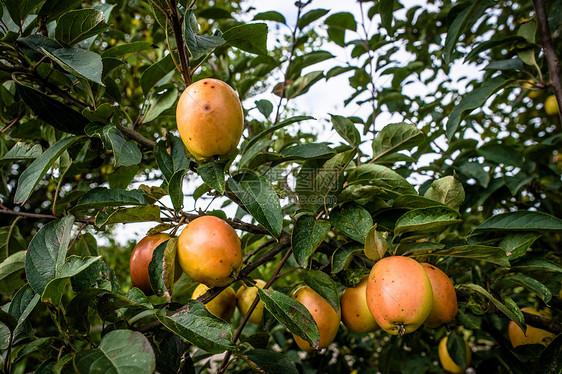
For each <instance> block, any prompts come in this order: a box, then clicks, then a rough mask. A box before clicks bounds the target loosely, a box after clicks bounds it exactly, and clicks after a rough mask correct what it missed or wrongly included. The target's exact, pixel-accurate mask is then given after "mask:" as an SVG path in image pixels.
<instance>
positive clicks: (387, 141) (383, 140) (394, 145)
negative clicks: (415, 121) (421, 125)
mask: <svg viewBox="0 0 562 374" xmlns="http://www.w3.org/2000/svg"><path fill="white" fill-rule="evenodd" d="M424 140H425V135H424V134H423V133H422V132H421V131H420V130H418V129H417V128H416V126H414V125H412V124H408V123H405V122H400V123H393V124H389V125H386V126H385V127H384V128H383V129H382V130H381V131H379V132H378V133H377V135H376V136H375V139H374V140H373V159H374V160H378V159H380V158H381V157H384V156H386V155H388V154H391V153H394V152H398V151H401V150H404V149H407V150H411V149H412V148H413V147H415V146H417V145H419V144H420V143H422V142H423V141H424Z"/></svg>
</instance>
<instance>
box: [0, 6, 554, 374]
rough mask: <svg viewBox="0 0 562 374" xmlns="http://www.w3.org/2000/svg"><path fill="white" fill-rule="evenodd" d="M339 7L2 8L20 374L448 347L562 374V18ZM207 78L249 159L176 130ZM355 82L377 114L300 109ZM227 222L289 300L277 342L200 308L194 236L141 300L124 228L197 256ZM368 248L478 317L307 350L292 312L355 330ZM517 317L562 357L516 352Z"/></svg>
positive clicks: (275, 306) (2, 155) (158, 263)
mask: <svg viewBox="0 0 562 374" xmlns="http://www.w3.org/2000/svg"><path fill="white" fill-rule="evenodd" d="M317 3H319V4H317ZM320 4H321V1H299V2H296V3H295V5H294V6H295V12H294V13H295V14H296V18H295V19H289V18H288V17H286V15H284V14H282V13H281V12H279V11H278V10H276V8H275V6H274V4H273V3H272V4H271V5H269V6H270V8H271V9H270V10H268V11H264V12H261V13H257V12H256V11H255V10H254V9H253V8H252V7H251V3H250V2H244V1H242V2H237V1H228V0H222V1H208V0H198V1H193V2H186V1H184V0H181V1H179V2H178V3H176V1H175V0H147V1H136V0H107V1H95V0H94V1H74V0H25V1H19V0H3V1H2V2H0V17H1V22H0V120H1V121H2V129H1V131H0V179H1V181H2V183H0V199H1V202H0V213H1V214H0V295H1V304H2V306H1V307H0V309H1V311H0V353H1V357H2V362H1V365H2V370H3V371H4V372H6V373H8V372H12V371H14V372H20V371H26V372H27V371H31V370H35V371H37V372H51V371H54V372H57V373H60V372H73V371H76V372H81V373H82V372H84V373H89V372H93V371H96V370H97V371H99V370H103V371H110V370H113V371H114V372H127V371H130V370H135V371H136V372H138V373H141V372H142V373H144V372H147V373H149V372H153V371H158V372H161V373H176V372H207V371H209V372H215V371H221V372H224V371H225V370H226V369H227V368H228V370H231V371H232V372H249V371H251V370H255V371H258V372H267V373H277V372H291V373H293V372H329V373H349V372H355V373H357V372H372V371H373V370H378V371H379V372H385V373H387V372H388V373H390V372H392V373H394V372H405V373H411V372H416V373H424V372H442V371H443V369H442V368H441V367H440V366H437V365H436V364H435V362H436V361H437V357H438V356H437V346H438V344H439V341H440V340H441V339H442V338H443V337H446V336H448V343H447V347H448V349H449V351H450V354H451V357H452V358H453V360H454V361H455V362H457V363H462V362H465V360H466V357H465V348H464V345H463V344H462V339H463V337H464V338H465V339H467V340H468V341H469V343H470V345H471V346H472V350H473V357H472V364H471V366H472V367H474V368H475V369H476V371H477V372H498V373H503V372H506V373H508V372H509V373H512V372H524V373H529V372H537V373H558V372H560V370H561V367H562V361H561V360H562V356H561V355H560V354H559V353H560V349H561V346H562V339H561V337H560V335H559V334H560V333H562V326H561V325H560V323H561V320H560V316H561V314H560V310H562V302H561V299H560V294H559V292H560V288H561V284H562V258H561V255H560V245H561V238H560V235H561V231H562V208H561V206H562V205H561V204H560V202H561V201H562V179H561V174H562V159H561V157H560V152H561V151H562V136H561V134H560V129H561V125H562V122H561V118H562V114H560V113H558V114H555V115H550V114H547V113H546V111H545V109H544V104H543V103H544V101H545V100H546V98H547V97H548V96H551V95H553V94H555V95H556V97H557V99H558V104H559V106H560V107H562V105H560V104H561V103H562V85H561V82H560V72H559V66H558V65H557V61H556V59H554V60H553V56H554V57H556V53H559V51H561V50H562V38H561V37H560V32H561V31H562V14H561V13H560V12H561V9H562V1H560V0H555V1H552V2H548V4H546V7H545V4H543V1H542V0H536V1H534V2H533V3H530V2H524V1H506V2H491V1H477V0H469V1H462V2H457V1H454V2H451V1H444V2H433V1H428V2H427V4H425V5H424V6H421V5H413V6H412V5H410V4H408V2H407V1H403V2H400V1H398V0H381V1H361V2H359V3H357V4H354V6H355V8H356V9H357V10H358V11H357V12H355V13H351V12H347V11H344V12H337V11H332V10H330V9H324V8H318V6H321V5H320ZM249 14H250V15H252V16H253V19H250V18H251V17H250V16H249ZM268 40H269V41H270V43H269V44H268ZM272 40H273V41H274V42H273V43H271V41H272ZM326 66H328V68H326ZM464 69H467V71H470V72H474V73H466V74H465V70H464ZM207 77H212V78H217V79H220V80H223V81H225V82H227V83H228V84H229V85H231V86H232V87H233V88H234V89H235V90H236V91H237V93H238V95H239V97H240V99H241V100H242V102H243V107H244V112H245V116H246V118H245V123H244V133H243V138H242V140H241V142H240V144H239V147H238V150H237V151H236V152H234V153H233V154H230V155H228V156H224V157H215V158H214V159H209V160H206V161H204V162H197V161H196V160H195V158H194V157H192V156H191V155H190V154H189V153H188V152H187V151H186V149H185V147H184V145H183V143H182V141H181V139H180V138H179V136H178V132H177V128H176V123H175V108H176V104H177V101H178V98H179V95H180V93H181V92H182V91H183V90H184V89H185V87H186V86H187V85H189V84H191V82H193V81H197V80H199V79H202V78H207ZM341 82H345V85H346V86H347V87H348V88H350V90H351V91H350V92H351V94H350V95H349V97H344V96H342V95H341V93H339V92H337V89H333V91H334V92H333V94H334V95H337V96H338V97H339V96H342V97H341V105H342V106H343V107H345V108H358V111H357V114H356V115H350V116H343V115H341V114H342V113H332V114H328V113H326V114H325V115H324V116H323V118H314V117H312V116H311V113H310V112H309V111H308V110H307V108H306V107H303V105H302V104H300V101H299V98H300V97H307V96H309V97H310V96H313V95H314V89H316V88H317V87H320V85H322V87H323V89H325V88H326V87H328V89H330V90H332V89H331V88H329V87H337V84H341ZM331 85H332V86H331ZM559 112H560V110H559ZM322 127H325V128H327V131H332V132H333V133H334V134H336V133H337V137H330V138H329V139H328V137H327V136H325V132H324V131H319V130H318V129H321V128H322ZM334 139H336V140H334ZM213 204H214V205H213ZM220 204H222V205H220ZM211 205H213V206H218V207H220V209H215V208H210V206H211ZM205 214H210V215H216V216H219V217H221V218H223V219H225V220H226V222H227V223H228V224H230V225H231V226H232V227H234V228H235V229H236V230H237V232H238V233H239V235H240V237H241V239H242V246H243V251H244V256H245V262H244V266H243V268H242V270H241V271H240V274H239V275H238V278H237V279H236V281H235V282H234V284H233V286H234V287H235V288H236V287H239V286H240V284H241V283H242V282H245V283H251V282H252V280H253V279H265V280H266V281H267V285H266V287H265V288H264V289H263V290H260V291H259V292H258V295H259V298H260V299H261V300H262V301H263V302H264V304H265V308H266V312H265V317H264V320H263V322H262V323H261V324H260V325H259V326H256V325H246V322H247V319H245V318H244V316H243V315H240V313H239V312H237V313H236V314H235V316H234V318H233V319H232V320H231V321H230V322H226V321H223V320H221V319H219V318H217V317H215V316H213V315H212V314H210V313H209V312H208V311H207V309H206V308H205V307H204V306H203V304H202V303H206V302H208V301H210V300H211V299H212V298H213V297H215V296H216V295H217V294H218V293H219V292H220V291H221V288H220V287H215V288H212V289H210V290H209V291H208V292H207V293H206V294H205V295H203V296H202V297H200V298H198V299H197V300H190V295H191V291H192V290H193V289H194V287H195V286H196V284H195V283H194V282H193V281H192V280H190V279H189V278H187V277H186V276H185V275H182V277H181V278H180V279H179V280H178V281H177V282H174V280H175V277H174V276H173V275H174V271H175V270H174V269H175V265H174V257H175V252H176V250H177V248H176V247H177V244H176V243H177V241H176V240H175V239H172V240H170V241H169V242H168V244H167V245H162V246H161V247H160V248H159V250H158V251H156V252H155V253H157V254H158V255H156V256H154V257H153V259H152V262H151V266H150V277H151V279H150V280H151V284H152V285H157V287H158V289H159V292H158V295H159V296H155V295H152V296H147V295H145V294H144V293H143V292H142V291H140V290H139V289H137V288H134V287H131V284H130V279H129V275H128V269H127V266H128V261H129V255H130V250H131V248H132V245H130V244H131V243H123V241H122V238H120V237H119V238H117V237H116V236H117V235H118V234H117V232H118V231H116V230H117V229H118V228H119V227H122V226H123V225H124V226H125V227H127V225H130V224H132V223H135V222H145V223H147V226H149V227H152V228H151V229H150V233H156V232H170V233H171V234H172V236H174V235H175V234H176V233H177V232H178V230H179V229H181V227H183V226H184V224H186V223H187V222H189V221H190V220H192V219H194V218H196V217H198V216H200V215H205ZM118 239H119V240H118ZM381 241H385V243H384V245H383V244H381ZM366 242H367V243H368V244H367V245H373V246H376V252H377V253H378V256H389V255H393V254H396V255H405V256H410V257H412V258H414V259H416V260H418V261H420V262H430V263H432V264H434V265H436V266H437V267H439V268H441V269H442V270H444V271H445V272H446V273H447V275H448V276H449V277H450V278H451V279H452V280H453V283H454V284H455V287H456V291H457V296H458V299H459V314H458V316H457V318H456V319H455V320H454V321H453V322H451V323H450V324H448V325H446V326H441V327H438V328H435V329H432V328H428V327H422V328H420V329H418V330H416V331H415V332H414V333H412V334H408V335H404V336H396V337H391V336H390V335H388V334H387V333H385V332H384V331H380V330H379V331H377V332H372V333H368V334H358V333H353V332H350V331H348V330H347V329H346V328H345V327H344V326H341V327H340V329H339V332H338V335H337V337H336V340H335V341H334V343H333V344H332V345H331V346H330V347H329V348H327V349H326V350H324V351H320V352H312V353H308V354H306V355H305V354H302V353H300V352H299V348H298V347H297V345H296V343H295V342H294V339H293V338H292V335H291V333H295V334H297V335H299V336H302V337H303V338H305V339H306V340H308V341H309V343H311V344H312V345H313V346H314V345H315V344H317V342H318V339H319V338H318V329H317V327H316V325H315V323H314V322H311V318H310V314H309V313H308V311H307V310H306V309H305V308H303V307H302V306H301V305H300V304H298V303H296V302H295V301H294V300H292V299H291V298H290V297H289V296H288V295H290V294H291V291H292V290H293V289H294V288H296V287H297V286H298V285H300V284H304V283H306V284H308V285H309V286H310V287H312V288H313V289H314V290H315V291H316V292H318V293H319V294H320V295H321V296H322V297H324V298H325V299H326V300H327V301H328V302H329V303H330V305H332V306H333V307H334V308H335V309H337V308H338V297H339V295H341V292H342V290H343V289H344V287H349V286H354V285H356V284H357V283H358V282H359V281H360V279H361V278H362V277H363V276H364V275H365V274H367V273H368V272H369V270H370V269H371V267H372V266H373V264H374V260H373V259H372V258H368V257H366V256H365V252H364V247H365V245H366ZM369 243H370V244H369ZM528 306H532V307H540V308H544V307H547V306H548V307H551V310H552V312H553V313H552V314H553V320H547V319H544V318H540V317H536V316H532V315H529V314H528V313H522V312H521V308H523V307H528ZM509 321H514V322H515V323H517V324H518V325H519V326H521V327H522V328H525V326H526V325H529V326H536V327H540V328H543V329H546V330H548V331H551V332H553V333H556V334H558V337H557V338H556V339H554V340H553V341H552V342H551V343H550V345H549V346H548V347H546V348H545V347H543V346H540V345H532V346H524V347H518V348H516V349H514V348H512V346H511V344H510V342H509V341H508V338H507V325H508V323H509ZM224 352H227V353H226V355H225V356H224V358H223V356H215V355H214V354H217V353H224ZM231 359H232V360H231Z"/></svg>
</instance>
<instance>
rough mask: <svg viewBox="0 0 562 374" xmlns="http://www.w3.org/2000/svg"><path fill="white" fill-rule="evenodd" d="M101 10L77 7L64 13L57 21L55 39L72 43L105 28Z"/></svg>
mask: <svg viewBox="0 0 562 374" xmlns="http://www.w3.org/2000/svg"><path fill="white" fill-rule="evenodd" d="M107 27H108V25H107V23H105V17H104V15H103V12H102V11H101V10H97V9H91V8H87V9H77V10H70V11H68V12H66V13H64V14H63V15H62V16H60V18H59V19H58V21H57V26H56V28H55V39H56V40H58V41H59V42H61V43H63V44H66V45H69V46H71V45H74V44H76V43H78V42H80V41H82V40H85V39H88V38H89V37H91V36H94V35H98V34H100V33H102V32H103V31H105V30H106V29H107Z"/></svg>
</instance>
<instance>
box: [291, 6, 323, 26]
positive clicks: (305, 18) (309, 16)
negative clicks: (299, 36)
mask: <svg viewBox="0 0 562 374" xmlns="http://www.w3.org/2000/svg"><path fill="white" fill-rule="evenodd" d="M328 12H329V10H328V9H312V10H309V11H308V12H306V13H305V14H303V15H302V16H301V18H300V19H299V20H298V22H297V26H298V28H299V29H301V30H302V29H303V28H305V27H306V26H308V25H310V24H311V23H312V22H314V21H316V20H317V19H319V18H322V17H324V16H325V15H326V14H328Z"/></svg>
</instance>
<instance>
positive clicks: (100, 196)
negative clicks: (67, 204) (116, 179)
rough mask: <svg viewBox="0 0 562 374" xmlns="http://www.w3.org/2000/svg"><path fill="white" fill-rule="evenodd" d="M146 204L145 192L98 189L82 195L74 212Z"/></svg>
mask: <svg viewBox="0 0 562 374" xmlns="http://www.w3.org/2000/svg"><path fill="white" fill-rule="evenodd" d="M146 204H147V202H146V196H145V193H144V192H143V191H140V190H133V191H125V190H113V189H108V188H105V187H96V188H93V189H91V190H89V191H88V192H86V193H85V194H84V195H82V196H81V197H80V199H78V202H77V203H76V206H75V207H74V208H73V210H75V211H82V210H88V209H96V210H100V209H103V208H108V207H121V206H123V205H146Z"/></svg>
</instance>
